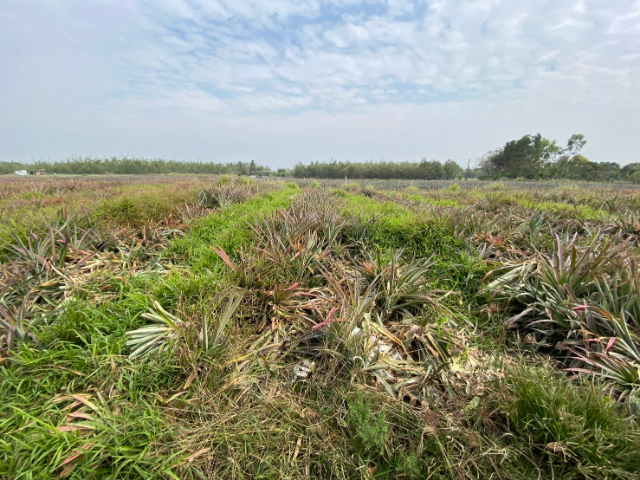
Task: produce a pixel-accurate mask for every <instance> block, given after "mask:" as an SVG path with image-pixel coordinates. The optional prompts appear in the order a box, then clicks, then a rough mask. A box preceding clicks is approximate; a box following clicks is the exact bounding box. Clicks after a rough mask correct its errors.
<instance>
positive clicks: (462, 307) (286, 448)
mask: <svg viewBox="0 0 640 480" xmlns="http://www.w3.org/2000/svg"><path fill="white" fill-rule="evenodd" d="M638 188H639V187H638V186H634V185H623V184H615V185H612V184H602V185H600V184H575V183H574V184H570V183H553V182H497V183H496V182H479V181H471V180H470V181H467V182H465V181H458V182H453V181H392V180H387V181H381V180H372V181H366V180H365V181H358V182H351V181H349V180H348V179H347V180H346V181H344V180H341V181H328V180H313V179H308V180H300V179H298V180H296V181H289V180H284V181H275V180H266V179H258V178H256V179H254V178H249V177H246V176H244V177H233V176H193V175H191V176H188V175H186V176H173V175H169V176H130V177H129V176H113V177H106V176H95V177H75V176H70V177H62V176H61V177H53V176H49V177H41V178H29V177H1V178H0V220H1V221H0V476H1V477H2V478H25V479H27V478H54V477H55V478H59V477H62V478H73V479H86V478H100V479H103V478H112V479H122V478H131V479H134V478H135V479H137V478H167V479H170V478H174V479H176V478H179V479H183V478H185V479H200V478H238V479H240V478H291V479H297V478H344V479H351V478H362V479H373V478H420V479H422V478H434V479H435V478H452V479H458V478H465V479H466V478H468V479H471V478H509V479H512V478H522V479H525V478H527V479H528V478H563V479H564V478H566V479H569V478H571V479H574V478H575V479H578V478H594V479H595V478H622V479H625V478H626V479H635V478H637V475H638V472H639V471H640V455H638V452H637V446H638V444H639V442H640V426H639V424H638V412H639V411H640V336H639V335H640V271H639V269H638V265H639V263H638V260H639V258H638V253H639V250H638V246H639V242H640V190H638Z"/></svg>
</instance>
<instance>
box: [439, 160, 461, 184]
mask: <svg viewBox="0 0 640 480" xmlns="http://www.w3.org/2000/svg"><path fill="white" fill-rule="evenodd" d="M442 169H443V171H444V177H445V178H446V179H448V180H453V179H455V178H460V177H462V175H464V170H463V169H462V167H461V166H460V165H458V164H457V163H456V162H455V161H453V160H447V161H446V162H444V165H443V166H442Z"/></svg>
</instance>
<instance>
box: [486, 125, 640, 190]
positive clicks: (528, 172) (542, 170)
mask: <svg viewBox="0 0 640 480" xmlns="http://www.w3.org/2000/svg"><path fill="white" fill-rule="evenodd" d="M586 143H587V141H586V139H585V137H584V135H582V134H575V135H572V136H571V137H570V138H569V140H568V141H567V143H566V145H565V146H564V147H562V146H560V145H558V144H557V143H556V141H555V140H549V139H547V138H544V137H543V136H542V135H540V134H537V135H525V136H523V137H522V138H520V139H519V140H512V141H509V142H507V143H506V144H505V145H504V146H503V147H502V148H499V149H497V150H494V151H491V152H489V153H487V154H486V155H484V156H483V157H482V158H481V159H480V161H479V162H478V167H479V169H480V172H481V175H480V178H491V179H499V178H525V179H533V180H537V179H542V180H545V179H567V180H584V181H599V182H611V181H627V182H633V183H640V164H639V163H632V164H630V165H626V166H624V167H621V166H620V165H619V164H618V163H615V162H593V161H591V160H589V159H588V158H586V157H585V156H584V155H582V154H581V153H580V152H581V151H582V148H583V147H584V146H585V144H586Z"/></svg>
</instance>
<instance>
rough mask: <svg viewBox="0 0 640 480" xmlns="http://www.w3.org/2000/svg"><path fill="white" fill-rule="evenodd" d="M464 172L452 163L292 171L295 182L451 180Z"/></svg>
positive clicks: (324, 165)
mask: <svg viewBox="0 0 640 480" xmlns="http://www.w3.org/2000/svg"><path fill="white" fill-rule="evenodd" d="M463 174H464V170H462V168H461V167H460V165H458V164H457V163H456V162H455V161H453V160H447V161H446V162H445V163H444V164H442V163H440V162H438V161H436V160H431V161H427V160H426V159H423V160H422V161H420V162H386V161H380V162H371V161H369V162H363V163H361V162H348V161H347V162H338V161H337V160H332V161H331V162H311V163H309V164H308V165H304V164H302V163H298V164H297V165H296V166H295V167H294V168H293V171H292V175H293V176H294V177H297V178H345V177H346V178H350V179H359V178H386V179H389V178H406V179H426V180H440V179H449V180H451V179H455V178H460V177H462V176H463Z"/></svg>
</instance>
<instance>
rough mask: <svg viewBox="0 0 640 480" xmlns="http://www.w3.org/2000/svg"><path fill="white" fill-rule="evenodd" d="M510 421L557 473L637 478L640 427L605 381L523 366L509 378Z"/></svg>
mask: <svg viewBox="0 0 640 480" xmlns="http://www.w3.org/2000/svg"><path fill="white" fill-rule="evenodd" d="M505 387H506V389H507V392H508V395H509V396H510V400H509V401H508V402H507V409H506V413H507V420H508V425H509V427H510V430H511V431H512V432H513V433H515V434H516V435H517V437H516V438H520V439H523V440H524V441H526V442H527V443H528V444H529V445H530V446H531V448H532V449H533V450H534V451H535V456H536V457H537V458H538V459H539V464H540V466H541V468H544V469H545V470H547V472H548V474H550V475H553V476H556V477H557V478H633V476H634V475H635V474H632V473H631V472H638V471H640V456H638V455H637V444H638V441H639V440H640V429H639V428H638V424H637V422H636V420H633V419H630V418H628V417H627V415H626V414H625V412H624V408H623V407H622V406H621V405H620V404H618V403H617V402H615V401H614V400H613V399H612V398H611V397H610V396H609V395H608V394H607V393H606V389H604V388H603V387H602V385H601V384H598V383H594V382H590V381H581V382H579V383H577V384H574V383H570V382H568V381H567V380H566V379H563V378H561V377H559V374H558V373H556V372H553V371H552V370H551V369H550V368H548V367H546V366H537V367H527V368H525V367H519V368H517V369H515V370H513V371H512V372H511V373H510V375H509V376H508V377H507V379H506V382H505Z"/></svg>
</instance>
